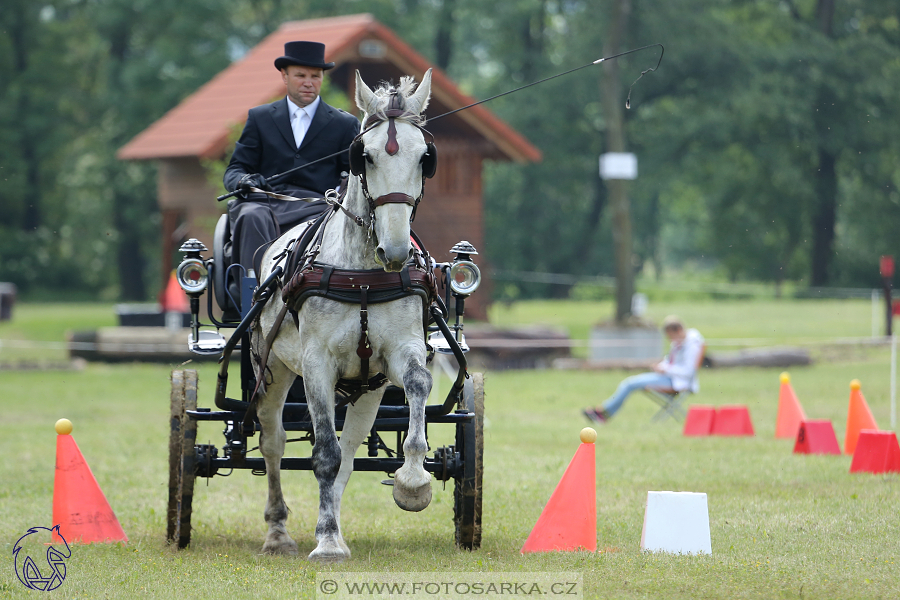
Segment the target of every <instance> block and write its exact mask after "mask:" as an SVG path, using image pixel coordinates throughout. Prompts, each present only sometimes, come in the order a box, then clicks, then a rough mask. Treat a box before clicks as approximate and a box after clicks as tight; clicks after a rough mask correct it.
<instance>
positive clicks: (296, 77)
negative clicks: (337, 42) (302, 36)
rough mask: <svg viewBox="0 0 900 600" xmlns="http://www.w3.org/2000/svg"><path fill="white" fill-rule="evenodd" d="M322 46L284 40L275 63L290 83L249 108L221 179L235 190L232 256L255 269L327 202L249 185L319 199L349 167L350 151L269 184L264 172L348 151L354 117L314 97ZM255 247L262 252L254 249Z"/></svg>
mask: <svg viewBox="0 0 900 600" xmlns="http://www.w3.org/2000/svg"><path fill="white" fill-rule="evenodd" d="M333 67H334V63H333V62H330V63H326V62H325V45H324V44H320V43H318V42H306V41H299V42H288V43H286V44H285V45H284V56H281V57H279V58H277V59H275V68H276V69H278V70H279V71H281V77H282V79H283V80H284V85H285V86H286V88H287V96H286V97H285V98H282V99H280V100H276V101H275V102H273V103H272V104H264V105H262V106H257V107H256V108H252V109H250V112H249V115H248V116H247V123H246V124H245V125H244V130H243V132H242V133H241V137H240V139H239V140H238V141H237V143H236V144H235V147H234V154H233V155H232V157H231V162H230V163H229V164H228V168H227V169H226V170H225V177H224V179H223V182H224V184H225V189H227V190H228V191H230V192H233V191H235V190H240V191H241V192H240V194H239V196H238V197H237V199H236V200H235V201H233V202H229V206H228V218H229V221H230V223H231V237H232V240H233V249H232V262H233V263H240V264H241V265H243V267H244V268H245V269H247V271H248V274H249V270H250V269H252V270H253V272H254V274H258V273H259V266H260V262H261V261H262V254H263V251H262V250H259V248H260V247H261V246H263V245H265V244H267V243H269V242H271V241H272V240H274V239H275V238H277V237H278V235H280V233H281V232H283V231H287V230H288V229H290V228H291V227H293V226H295V225H297V224H298V223H301V222H303V221H306V220H309V219H312V218H314V217H315V216H317V215H319V214H321V213H322V212H324V211H325V208H326V207H327V205H326V204H325V202H324V201H318V202H313V203H307V202H292V201H289V200H280V199H276V198H270V197H269V196H266V195H265V194H259V193H254V192H250V191H249V190H250V188H251V187H255V188H260V189H264V190H270V191H273V192H277V193H279V194H284V195H287V196H293V197H295V198H323V197H324V196H325V191H326V190H329V189H338V188H339V186H340V183H341V174H342V173H346V172H349V171H350V159H349V156H348V153H347V152H341V153H340V154H338V155H337V156H334V157H332V158H329V159H327V160H323V161H322V162H319V163H316V164H315V165H313V166H311V167H309V168H305V169H300V170H298V171H296V172H295V173H292V174H291V175H289V176H287V177H285V178H284V179H282V180H280V181H276V182H273V184H272V185H269V184H267V183H266V178H268V177H271V176H273V175H275V174H278V173H283V172H284V171H287V170H289V169H293V168H294V167H297V166H300V165H304V164H306V163H309V162H312V161H314V160H316V159H319V158H322V157H325V156H328V155H330V154H334V153H336V152H340V151H342V150H346V149H347V148H349V147H350V143H351V142H352V141H353V138H355V137H356V135H357V134H358V133H359V120H358V119H357V118H356V117H354V116H353V115H351V114H349V113H346V112H344V111H342V110H340V109H338V108H334V107H333V106H329V105H328V104H326V103H325V102H324V101H323V100H322V99H321V98H320V97H319V90H320V89H321V87H322V80H323V77H324V74H325V71H327V70H328V69H331V68H333ZM257 250H259V251H257Z"/></svg>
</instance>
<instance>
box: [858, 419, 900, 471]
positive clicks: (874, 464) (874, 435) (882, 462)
mask: <svg viewBox="0 0 900 600" xmlns="http://www.w3.org/2000/svg"><path fill="white" fill-rule="evenodd" d="M850 472H851V473H900V445H898V444H897V434H896V433H894V432H893V431H871V430H868V429H866V430H863V431H860V432H859V439H858V440H857V444H856V451H855V452H854V453H853V462H852V463H850Z"/></svg>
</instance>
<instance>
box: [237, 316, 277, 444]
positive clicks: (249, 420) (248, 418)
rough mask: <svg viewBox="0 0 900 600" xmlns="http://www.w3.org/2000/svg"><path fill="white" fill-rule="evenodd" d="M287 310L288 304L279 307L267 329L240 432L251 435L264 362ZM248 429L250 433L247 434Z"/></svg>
mask: <svg viewBox="0 0 900 600" xmlns="http://www.w3.org/2000/svg"><path fill="white" fill-rule="evenodd" d="M287 311H288V306H287V304H285V305H284V306H282V307H281V311H280V312H279V313H278V316H277V317H275V324H274V325H273V326H272V329H271V330H270V331H269V334H268V335H267V336H266V339H265V341H264V342H263V347H262V348H261V350H262V352H260V356H259V365H257V367H256V387H254V388H253V394H252V395H251V396H250V405H249V406H248V407H247V412H246V413H244V420H243V422H242V423H241V433H243V434H244V435H253V433H252V432H253V427H254V425H253V419H255V418H256V405H257V404H258V400H259V393H260V392H262V393H265V392H266V385H265V379H266V364H267V363H268V362H269V350H271V349H272V343H273V342H274V341H275V337H276V336H277V335H278V331H279V330H280V329H281V323H282V322H283V321H284V315H286V314H287ZM248 431H249V432H251V433H249V434H248V433H247V432H248Z"/></svg>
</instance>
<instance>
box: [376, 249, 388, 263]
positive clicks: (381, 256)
mask: <svg viewBox="0 0 900 600" xmlns="http://www.w3.org/2000/svg"><path fill="white" fill-rule="evenodd" d="M375 255H376V256H377V257H378V262H380V263H381V264H386V263H387V259H386V258H385V256H384V248H381V247H378V248H377V249H376V250H375Z"/></svg>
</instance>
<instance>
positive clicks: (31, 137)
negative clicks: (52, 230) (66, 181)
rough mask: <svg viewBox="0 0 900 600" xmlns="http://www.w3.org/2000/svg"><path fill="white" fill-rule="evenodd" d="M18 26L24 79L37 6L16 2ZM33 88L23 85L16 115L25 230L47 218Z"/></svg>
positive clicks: (17, 54)
mask: <svg viewBox="0 0 900 600" xmlns="http://www.w3.org/2000/svg"><path fill="white" fill-rule="evenodd" d="M12 10H13V11H14V13H13V18H12V20H13V22H14V26H13V27H12V28H11V30H10V31H9V36H10V40H11V42H12V63H13V65H14V67H13V68H14V72H15V77H16V79H17V80H18V81H20V82H24V81H25V78H26V77H28V69H29V66H30V63H29V58H30V56H29V54H28V52H29V49H30V48H32V47H33V43H34V42H33V39H32V27H31V26H30V25H31V23H30V19H29V14H28V12H29V11H34V10H35V9H34V8H32V7H30V6H28V5H27V4H25V3H16V6H15V8H13V9H12ZM30 90H31V88H30V87H29V86H28V85H20V89H19V90H18V93H17V100H18V101H17V103H16V108H15V110H16V118H17V121H18V122H19V123H21V124H22V129H21V130H20V131H21V133H19V135H17V136H16V137H17V139H16V145H17V146H18V148H19V153H20V154H21V156H22V159H23V161H24V162H25V185H26V188H27V190H28V191H27V194H26V199H25V210H24V213H23V217H22V223H21V225H22V229H23V230H24V231H34V230H35V229H37V228H38V227H39V226H40V225H41V223H42V221H43V219H42V214H41V212H42V211H41V194H42V187H43V186H41V176H40V162H41V161H40V158H38V153H37V148H36V137H37V136H36V135H35V134H34V132H32V131H29V129H30V128H29V123H32V122H33V121H34V118H33V117H32V116H31V114H30V113H31V111H32V110H33V109H32V101H31V94H30Z"/></svg>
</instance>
